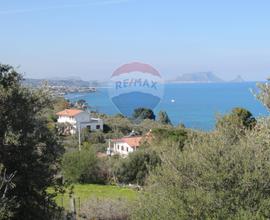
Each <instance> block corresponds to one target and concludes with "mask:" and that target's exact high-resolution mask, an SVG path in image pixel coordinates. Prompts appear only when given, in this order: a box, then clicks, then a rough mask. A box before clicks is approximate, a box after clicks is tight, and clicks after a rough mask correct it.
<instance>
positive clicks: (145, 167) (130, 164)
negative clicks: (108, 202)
mask: <svg viewBox="0 0 270 220" xmlns="http://www.w3.org/2000/svg"><path fill="white" fill-rule="evenodd" d="M159 164H160V159H159V157H158V156H157V154H156V153H155V152H154V151H151V150H149V149H148V150H138V151H135V152H133V153H131V154H129V156H128V158H124V159H122V160H121V161H120V163H119V164H118V165H117V166H116V168H115V171H114V172H115V175H116V177H117V178H118V181H119V182H120V183H126V184H128V183H136V184H139V185H144V182H145V179H146V177H147V176H148V174H149V172H150V171H151V170H153V169H154V168H156V167H157V166H158V165H159Z"/></svg>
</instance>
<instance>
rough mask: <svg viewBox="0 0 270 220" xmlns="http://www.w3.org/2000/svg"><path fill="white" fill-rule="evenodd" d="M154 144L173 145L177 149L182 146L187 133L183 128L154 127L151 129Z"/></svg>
mask: <svg viewBox="0 0 270 220" xmlns="http://www.w3.org/2000/svg"><path fill="white" fill-rule="evenodd" d="M152 135H153V144H154V145H163V144H166V145H168V146H169V145H174V146H178V148H179V149H182V148H183V147H184V144H185V141H186V139H187V137H188V133H187V131H186V130H185V129H183V128H171V129H168V128H167V129H166V128H156V129H153V130H152Z"/></svg>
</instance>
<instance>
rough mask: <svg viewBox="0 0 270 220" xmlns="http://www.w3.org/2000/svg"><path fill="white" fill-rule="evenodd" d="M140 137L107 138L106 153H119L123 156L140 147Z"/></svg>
mask: <svg viewBox="0 0 270 220" xmlns="http://www.w3.org/2000/svg"><path fill="white" fill-rule="evenodd" d="M141 140H142V137H124V138H119V139H111V140H109V147H108V148H107V154H108V155H115V154H119V155H121V156H123V157H125V156H127V155H128V154H129V153H131V152H133V151H135V150H136V149H137V148H139V147H140V142H141Z"/></svg>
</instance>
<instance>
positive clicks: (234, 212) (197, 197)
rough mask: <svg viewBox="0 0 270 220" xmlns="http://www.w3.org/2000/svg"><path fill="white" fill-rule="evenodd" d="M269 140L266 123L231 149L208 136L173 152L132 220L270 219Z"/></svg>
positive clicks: (217, 136)
mask: <svg viewBox="0 0 270 220" xmlns="http://www.w3.org/2000/svg"><path fill="white" fill-rule="evenodd" d="M269 135H270V120H264V121H262V122H258V124H257V125H256V127H255V128H254V129H253V130H248V131H247V135H246V136H242V137H241V138H240V140H239V141H238V142H236V143H234V144H228V143H227V142H226V141H224V137H223V135H222V134H220V133H212V134H205V135H202V136H201V137H200V138H199V139H196V140H195V141H190V142H189V144H186V145H185V147H184V148H183V150H182V151H181V150H180V149H179V147H178V146H177V145H176V146H174V147H173V148H172V147H171V150H170V151H165V152H163V155H162V166H161V167H160V168H159V169H158V170H156V172H155V173H154V174H152V175H150V177H149V180H148V182H147V188H146V192H145V193H144V194H143V196H142V198H141V200H140V202H139V203H138V205H137V206H136V211H135V213H134V216H133V219H140V220H141V219H150V220H151V219H269V218H270V211H269V205H270V190H269V189H270V182H269V179H270V162H269V161H270V156H269V155H270V140H269ZM165 147H166V146H165Z"/></svg>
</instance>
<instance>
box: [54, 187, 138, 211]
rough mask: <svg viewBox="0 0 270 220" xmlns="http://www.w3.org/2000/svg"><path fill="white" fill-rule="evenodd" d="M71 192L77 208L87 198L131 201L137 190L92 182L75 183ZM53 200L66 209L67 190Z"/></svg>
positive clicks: (67, 203) (67, 204) (67, 205)
mask: <svg viewBox="0 0 270 220" xmlns="http://www.w3.org/2000/svg"><path fill="white" fill-rule="evenodd" d="M49 192H53V189H52V188H50V189H49ZM73 192H74V197H75V199H76V206H77V207H78V208H79V206H80V205H81V204H82V203H83V202H85V201H87V200H88V199H93V198H96V199H126V200H130V201H132V200H135V199H136V197H137V194H138V192H137V191H135V190H133V189H129V188H125V187H118V186H110V185H94V184H75V185H74V189H73ZM55 201H56V203H57V204H58V205H59V206H60V207H64V208H65V209H67V210H68V209H69V192H66V193H65V194H64V195H63V194H58V195H57V196H56V198H55Z"/></svg>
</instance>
